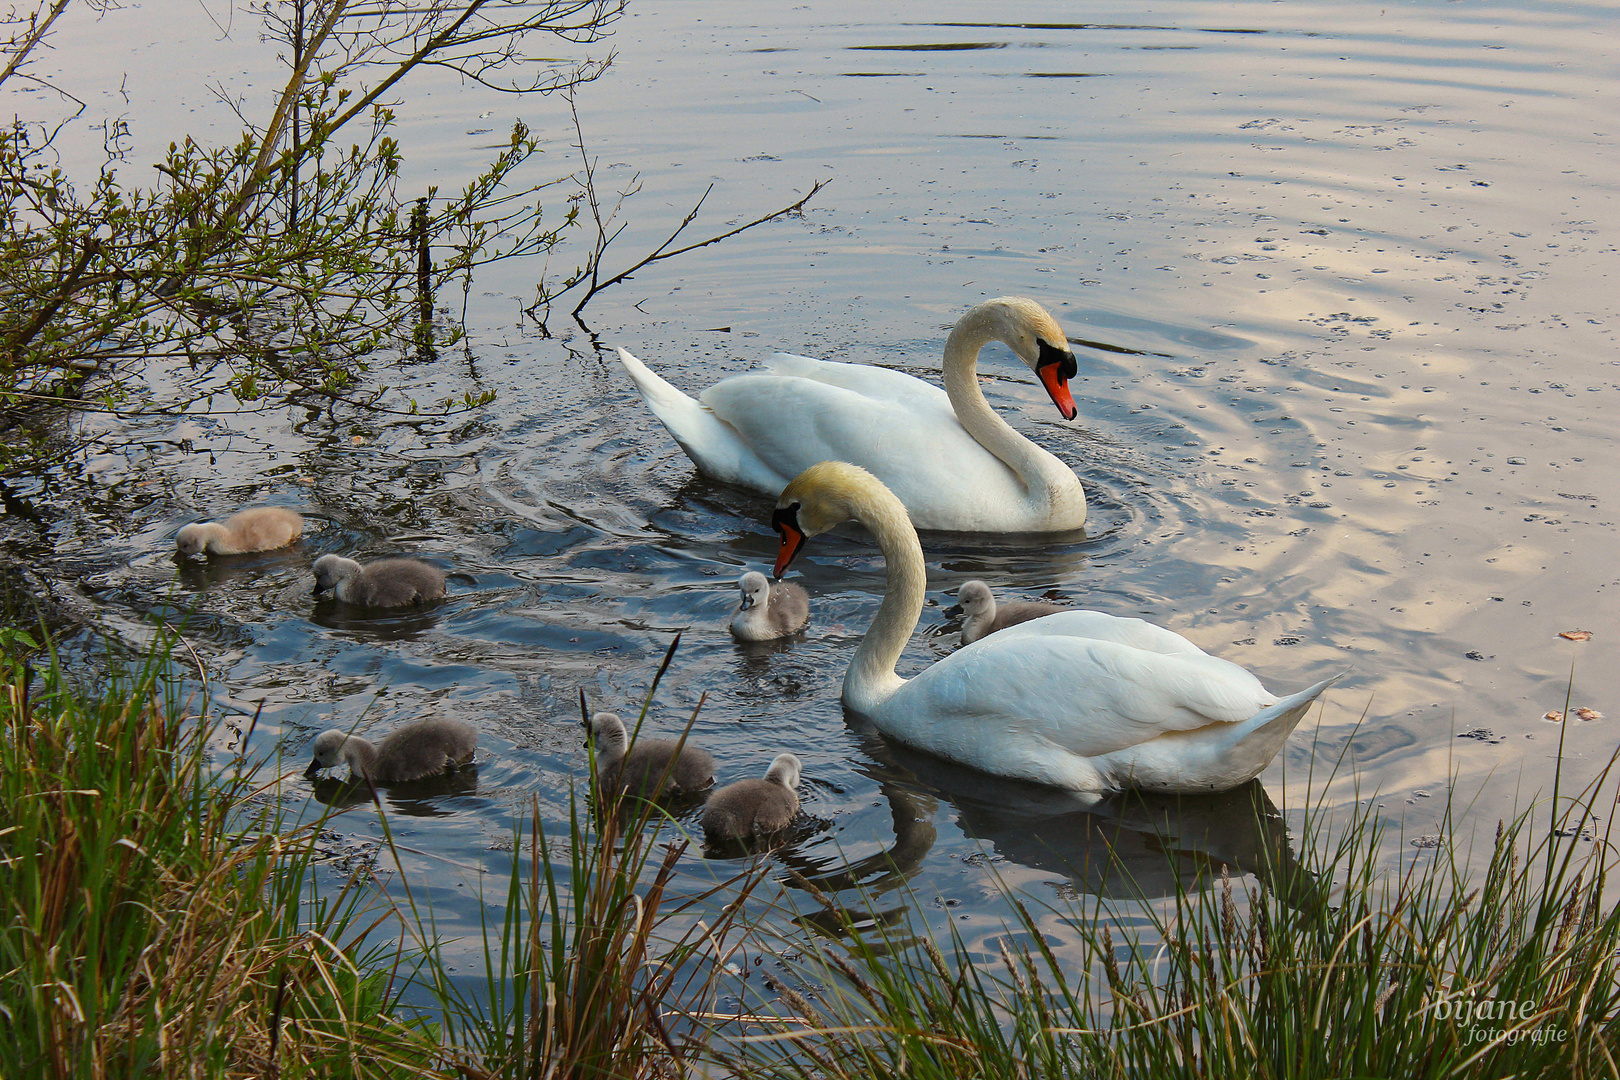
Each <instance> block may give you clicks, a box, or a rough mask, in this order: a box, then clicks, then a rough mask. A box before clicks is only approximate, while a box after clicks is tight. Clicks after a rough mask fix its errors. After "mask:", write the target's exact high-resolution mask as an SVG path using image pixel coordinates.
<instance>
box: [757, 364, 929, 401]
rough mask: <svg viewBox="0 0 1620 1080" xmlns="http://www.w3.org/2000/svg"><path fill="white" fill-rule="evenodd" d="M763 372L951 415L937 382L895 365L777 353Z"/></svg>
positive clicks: (763, 367) (760, 368) (761, 366)
mask: <svg viewBox="0 0 1620 1080" xmlns="http://www.w3.org/2000/svg"><path fill="white" fill-rule="evenodd" d="M759 370H760V371H761V372H770V373H771V374H773V375H784V376H791V377H794V378H799V379H813V380H814V381H816V382H819V383H826V384H827V385H828V386H841V387H843V388H844V389H845V390H853V391H854V392H855V393H857V394H861V395H863V396H864V397H869V398H873V399H875V400H877V401H891V402H905V403H907V404H911V403H917V404H919V405H922V406H924V407H929V408H934V409H940V410H943V411H945V412H947V413H951V415H953V416H954V415H955V413H954V412H952V410H951V405H950V398H949V397H947V396H946V395H945V391H944V390H943V389H941V388H940V387H939V386H937V385H935V384H934V383H931V382H927V381H925V380H923V379H919V378H917V377H916V376H915V375H908V374H906V373H905V372H903V371H895V370H893V369H892V368H883V367H874V366H873V365H871V364H843V363H839V362H838V361H836V360H812V359H811V358H810V357H808V356H795V355H794V354H792V353H777V354H776V355H775V356H772V357H771V358H770V359H769V360H767V361H765V362H764V363H763V364H761V365H759Z"/></svg>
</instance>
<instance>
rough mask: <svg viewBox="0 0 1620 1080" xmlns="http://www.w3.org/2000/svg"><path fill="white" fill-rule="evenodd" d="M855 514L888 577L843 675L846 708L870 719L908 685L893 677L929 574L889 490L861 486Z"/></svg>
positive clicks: (903, 512)
mask: <svg viewBox="0 0 1620 1080" xmlns="http://www.w3.org/2000/svg"><path fill="white" fill-rule="evenodd" d="M979 400H980V401H981V402H982V401H983V400H984V399H983V398H982V397H981V398H980V399H979ZM986 408H987V409H988V406H987V407H986ZM1003 426H1005V425H1003ZM851 510H852V511H853V514H854V517H855V519H856V520H858V521H859V522H860V523H861V524H862V525H865V526H866V527H867V528H868V529H870V530H871V532H872V535H873V536H875V537H876V538H877V542H878V547H879V548H880V549H882V551H883V563H884V568H885V569H886V570H887V572H888V581H887V584H886V585H885V587H884V590H883V603H882V604H880V605H879V606H878V611H877V615H876V616H875V617H874V618H873V619H872V625H871V627H870V628H868V630H867V631H866V637H864V638H862V639H861V645H860V648H858V649H856V650H855V658H854V659H853V660H851V661H850V664H849V671H848V672H847V673H845V675H844V704H846V705H848V706H849V707H850V708H852V709H854V710H855V711H856V712H860V713H871V712H872V711H873V710H874V709H875V708H877V707H878V706H879V705H881V704H882V703H883V702H885V701H887V700H888V699H889V698H890V697H891V696H893V694H894V692H895V691H896V690H898V689H900V688H901V687H902V686H904V685H905V684H906V680H904V679H902V678H901V677H900V676H898V675H896V674H895V673H894V665H895V664H896V663H898V662H899V660H900V654H901V653H902V652H904V651H905V648H906V643H907V642H908V641H910V640H911V633H912V631H914V630H916V629H917V620H918V619H919V618H921V617H922V606H923V594H924V592H925V591H926V590H927V587H928V571H927V567H926V565H925V564H924V562H923V553H922V545H921V544H919V543H918V542H917V530H916V529H914V528H912V527H911V519H910V518H909V517H907V516H906V508H905V507H904V506H902V505H901V503H900V500H899V499H897V498H895V497H894V496H893V495H892V494H890V493H889V490H888V489H887V488H885V487H883V486H882V485H881V484H878V485H876V486H868V485H862V487H861V490H860V491H859V493H858V494H857V495H856V496H855V498H854V499H852V501H851Z"/></svg>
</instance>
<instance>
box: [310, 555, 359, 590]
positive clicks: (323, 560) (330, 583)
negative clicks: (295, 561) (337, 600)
mask: <svg viewBox="0 0 1620 1080" xmlns="http://www.w3.org/2000/svg"><path fill="white" fill-rule="evenodd" d="M359 572H360V564H359V563H357V562H355V561H354V560H353V559H345V558H344V557H343V556H341V555H322V556H321V557H320V558H318V559H316V560H315V595H316V596H319V595H321V593H323V592H325V591H326V590H327V589H335V588H337V584H338V582H340V581H345V580H347V579H349V578H352V577H354V576H355V575H356V574H358V573H359Z"/></svg>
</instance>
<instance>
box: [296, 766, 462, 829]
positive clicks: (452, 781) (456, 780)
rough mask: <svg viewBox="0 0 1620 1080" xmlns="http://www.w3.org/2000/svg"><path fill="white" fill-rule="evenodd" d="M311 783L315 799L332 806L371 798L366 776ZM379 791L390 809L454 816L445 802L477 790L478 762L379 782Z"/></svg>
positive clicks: (347, 805)
mask: <svg viewBox="0 0 1620 1080" xmlns="http://www.w3.org/2000/svg"><path fill="white" fill-rule="evenodd" d="M312 786H313V788H314V792H313V794H314V797H315V801H316V802H319V803H324V804H325V805H327V806H330V807H332V809H333V810H337V811H342V810H347V809H349V808H350V807H351V806H360V805H362V804H363V803H368V802H370V801H371V785H370V784H367V783H366V782H365V781H364V780H355V779H352V778H347V777H345V778H341V779H340V778H337V777H321V778H320V779H317V780H315V781H314V783H313V785H312ZM377 794H378V795H379V796H380V797H382V798H384V799H386V800H387V802H388V808H389V809H390V810H391V811H393V812H396V813H400V814H405V815H406V816H408V817H452V816H454V815H455V814H456V812H457V811H456V809H455V808H453V807H447V806H445V805H444V804H445V803H446V802H447V801H449V800H450V799H452V798H456V797H458V796H467V795H476V794H478V765H477V764H476V763H474V764H472V765H464V766H462V767H461V768H459V769H453V770H451V771H449V772H444V773H440V774H439V775H437V776H429V777H424V778H423V779H421V780H412V781H409V782H408V783H404V784H391V785H388V786H386V787H381V786H379V787H378V788H377Z"/></svg>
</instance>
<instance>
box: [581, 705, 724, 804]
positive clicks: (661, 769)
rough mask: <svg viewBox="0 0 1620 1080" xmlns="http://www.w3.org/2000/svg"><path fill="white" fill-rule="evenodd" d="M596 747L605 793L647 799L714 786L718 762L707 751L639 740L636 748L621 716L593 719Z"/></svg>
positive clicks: (598, 774)
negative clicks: (715, 762) (610, 792)
mask: <svg viewBox="0 0 1620 1080" xmlns="http://www.w3.org/2000/svg"><path fill="white" fill-rule="evenodd" d="M590 737H591V741H592V742H593V743H594V744H595V746H596V779H597V783H598V784H600V785H601V789H602V790H603V791H627V790H628V791H631V792H633V793H635V794H637V795H640V796H642V797H644V798H657V797H658V796H660V795H673V794H678V793H683V792H692V791H702V790H703V789H704V788H706V787H708V786H709V785H710V784H712V783H714V758H713V757H711V756H710V755H709V752H708V751H707V750H704V749H702V748H700V747H698V746H695V745H693V743H692V741H691V740H690V739H688V740H686V741H685V742H684V743H683V742H681V741H679V740H676V739H645V738H641V739H637V740H636V742H635V745H634V746H629V747H628V751H627V750H626V747H627V746H628V744H629V742H630V733H629V732H627V731H625V729H624V721H622V720H620V719H619V717H618V714H616V713H610V712H599V713H595V714H593V715H592V716H591V723H590Z"/></svg>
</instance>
